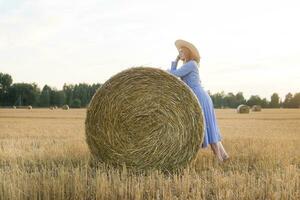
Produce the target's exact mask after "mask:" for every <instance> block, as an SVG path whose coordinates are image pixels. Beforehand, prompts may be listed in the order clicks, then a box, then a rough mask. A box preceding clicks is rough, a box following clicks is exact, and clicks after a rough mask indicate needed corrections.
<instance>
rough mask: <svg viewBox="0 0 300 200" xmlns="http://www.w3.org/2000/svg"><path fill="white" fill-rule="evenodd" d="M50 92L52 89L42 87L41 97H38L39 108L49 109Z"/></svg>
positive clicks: (46, 86)
mask: <svg viewBox="0 0 300 200" xmlns="http://www.w3.org/2000/svg"><path fill="white" fill-rule="evenodd" d="M51 92H52V89H51V87H49V86H48V85H45V86H44V87H43V89H42V92H41V95H40V101H39V106H41V107H49V106H50V100H51V96H50V95H51Z"/></svg>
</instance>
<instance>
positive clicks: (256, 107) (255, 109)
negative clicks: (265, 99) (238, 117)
mask: <svg viewBox="0 0 300 200" xmlns="http://www.w3.org/2000/svg"><path fill="white" fill-rule="evenodd" d="M252 111H254V112H260V111H261V106H260V105H254V106H252Z"/></svg>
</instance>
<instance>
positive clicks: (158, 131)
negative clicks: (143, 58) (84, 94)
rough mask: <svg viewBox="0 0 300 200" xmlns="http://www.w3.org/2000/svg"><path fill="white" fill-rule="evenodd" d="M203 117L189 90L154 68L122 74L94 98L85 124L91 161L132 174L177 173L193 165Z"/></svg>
mask: <svg viewBox="0 0 300 200" xmlns="http://www.w3.org/2000/svg"><path fill="white" fill-rule="evenodd" d="M203 119H204V118H203V114H202V109H201V107H200V104H199V102H198V99H197V97H196V96H195V95H194V93H193V92H192V91H191V90H190V89H189V87H188V86H187V85H186V84H185V83H184V82H182V81H181V80H179V79H178V78H176V77H175V76H173V75H171V74H169V73H168V72H166V71H164V70H161V69H158V68H150V67H134V68H130V69H127V70H124V71H122V72H120V73H118V74H116V75H114V76H113V77H111V78H110V79H109V80H107V81H106V82H105V83H104V84H103V85H102V86H101V88H99V89H98V90H97V91H96V93H95V94H94V96H93V98H92V100H91V102H90V104H89V106H88V108H87V116H86V121H85V131H86V141H87V144H88V146H89V149H90V151H91V154H92V157H93V159H97V160H98V161H101V162H105V163H107V164H111V165H113V166H121V165H122V164H123V163H124V164H125V165H126V166H127V167H129V168H134V169H140V170H145V169H151V168H152V169H153V168H156V169H161V170H163V171H164V170H168V171H172V170H176V169H180V168H182V167H184V166H186V165H187V164H188V163H189V162H190V161H192V160H193V159H194V158H195V157H196V154H197V152H198V150H199V148H200V145H201V144H202V141H203V136H204V133H203V132H204V121H203Z"/></svg>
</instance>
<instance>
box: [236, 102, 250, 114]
mask: <svg viewBox="0 0 300 200" xmlns="http://www.w3.org/2000/svg"><path fill="white" fill-rule="evenodd" d="M249 112H250V108H249V106H247V105H244V104H241V105H239V106H238V107H237V113H249Z"/></svg>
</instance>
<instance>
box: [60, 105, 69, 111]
mask: <svg viewBox="0 0 300 200" xmlns="http://www.w3.org/2000/svg"><path fill="white" fill-rule="evenodd" d="M62 109H63V110H69V109H70V108H69V106H68V105H63V106H62Z"/></svg>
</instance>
